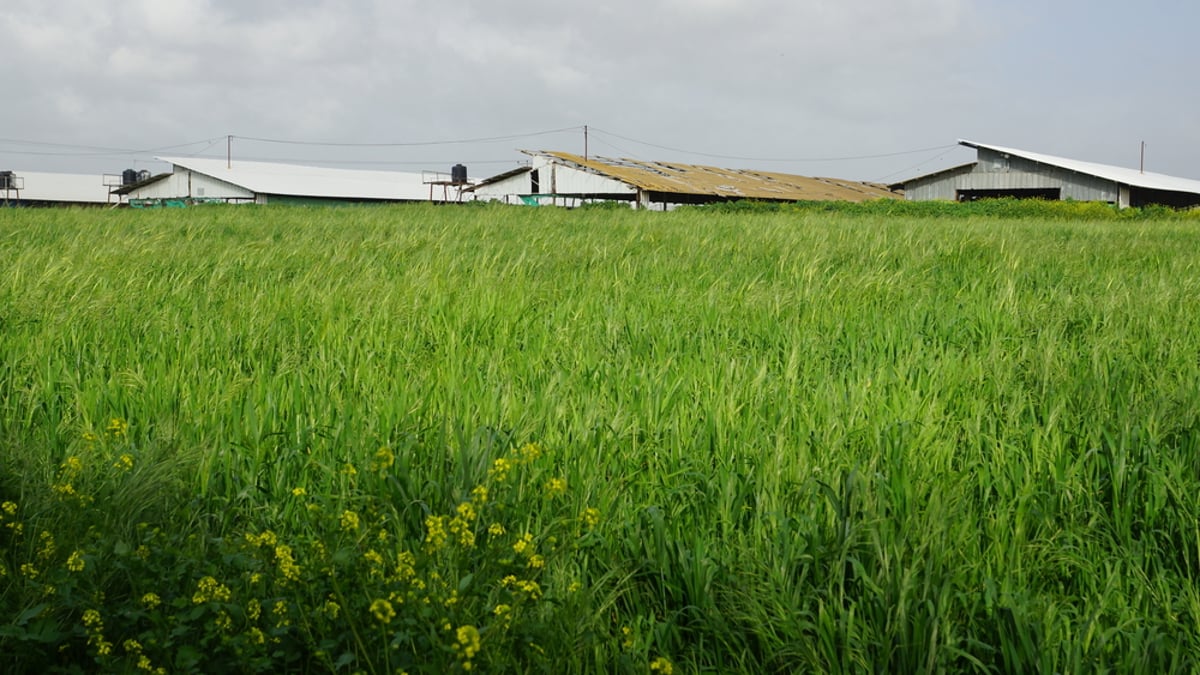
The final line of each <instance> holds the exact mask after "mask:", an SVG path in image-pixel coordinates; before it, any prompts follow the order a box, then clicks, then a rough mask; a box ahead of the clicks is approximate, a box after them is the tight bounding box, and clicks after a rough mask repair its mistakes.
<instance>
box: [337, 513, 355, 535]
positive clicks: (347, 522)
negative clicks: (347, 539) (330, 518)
mask: <svg viewBox="0 0 1200 675" xmlns="http://www.w3.org/2000/svg"><path fill="white" fill-rule="evenodd" d="M341 524H342V530H343V531H345V532H353V531H354V530H357V529H358V525H359V523H358V514H357V513H355V512H353V511H343V512H342V518H341Z"/></svg>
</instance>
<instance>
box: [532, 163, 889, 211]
mask: <svg viewBox="0 0 1200 675" xmlns="http://www.w3.org/2000/svg"><path fill="white" fill-rule="evenodd" d="M528 154H532V155H542V156H545V157H552V158H554V159H556V160H558V161H559V162H561V163H564V164H567V165H573V166H575V167H577V168H580V169H583V170H586V171H591V172H593V173H598V174H601V175H604V176H608V177H610V178H614V179H617V180H620V181H622V182H624V183H628V184H629V185H632V186H634V187H636V188H638V189H641V190H646V191H649V192H662V193H670V194H682V195H702V196H712V197H720V198H725V199H768V200H773V201H808V200H833V201H854V202H859V201H866V200H869V199H899V198H900V195H898V194H896V193H894V192H892V191H890V190H888V188H887V186H884V185H880V184H877V183H864V182H859V181H852V180H841V179H838V178H813V177H808V176H796V175H793V174H787V173H775V172H770V171H752V170H749V169H722V168H719V167H715V166H705V165H701V164H680V163H677V162H648V161H642V160H636V159H611V158H608V157H589V158H588V159H584V158H583V157H581V156H579V155H574V154H571V153H569V152H550V151H542V152H536V153H533V152H531V153H528Z"/></svg>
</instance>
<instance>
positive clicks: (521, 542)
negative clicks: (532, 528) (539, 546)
mask: <svg viewBox="0 0 1200 675" xmlns="http://www.w3.org/2000/svg"><path fill="white" fill-rule="evenodd" d="M513 551H516V552H517V553H519V554H521V555H524V556H530V555H533V535H532V534H529V533H528V532H526V533H525V534H524V535H523V536H522V537H521V538H520V539H518V540H517V542H516V543H515V544H513Z"/></svg>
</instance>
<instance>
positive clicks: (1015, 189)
mask: <svg viewBox="0 0 1200 675" xmlns="http://www.w3.org/2000/svg"><path fill="white" fill-rule="evenodd" d="M959 143H960V144H961V145H964V146H966V147H969V148H975V150H976V152H977V155H976V160H975V161H974V162H971V163H969V164H963V165H961V166H956V167H952V168H949V169H944V170H942V171H937V172H934V173H930V174H926V175H923V176H917V177H915V178H909V179H908V180H905V181H903V182H900V183H895V184H893V185H892V186H891V187H892V188H893V189H897V190H899V189H903V191H904V196H905V198H906V199H909V200H912V201H928V200H935V199H941V200H955V201H973V200H976V199H984V198H995V197H1018V198H1035V199H1050V200H1059V199H1072V200H1076V201H1102V202H1108V203H1110V204H1117V205H1119V206H1121V207H1122V208H1124V207H1127V206H1145V205H1147V204H1162V205H1166V206H1173V207H1177V208H1188V207H1193V206H1197V205H1200V181H1197V180H1191V179H1188V178H1178V177H1176V176H1167V175H1163V174H1158V173H1150V172H1143V171H1140V170H1138V169H1127V168H1124V167H1119V166H1111V165H1108V164H1097V163H1095V162H1083V161H1080V160H1076V159H1067V158H1065V157H1055V156H1053V155H1046V154H1042V153H1037V152H1029V151H1027V150H1018V149H1016V148H1007V147H1003V146H999V145H986V144H983V143H975V142H972V141H964V140H960V141H959Z"/></svg>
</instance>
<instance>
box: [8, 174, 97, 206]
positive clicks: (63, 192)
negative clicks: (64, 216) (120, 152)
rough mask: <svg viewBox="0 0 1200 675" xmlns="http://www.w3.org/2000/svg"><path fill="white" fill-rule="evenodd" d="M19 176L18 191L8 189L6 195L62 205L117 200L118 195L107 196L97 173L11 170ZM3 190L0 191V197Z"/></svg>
mask: <svg viewBox="0 0 1200 675" xmlns="http://www.w3.org/2000/svg"><path fill="white" fill-rule="evenodd" d="M12 172H13V174H14V175H15V176H16V177H17V178H18V179H19V183H18V185H19V186H20V188H21V189H20V191H19V194H18V191H17V190H10V191H9V193H8V198H9V199H10V200H15V199H17V197H18V196H19V197H20V199H21V201H36V202H60V203H64V204H108V203H113V204H115V203H117V202H118V201H119V200H120V197H117V196H116V195H112V196H110V195H109V194H108V188H107V187H106V186H105V185H104V177H103V176H101V175H100V174H87V173H46V172H41V171H21V170H18V169H13V170H12ZM3 199H4V191H3V190H0V200H3Z"/></svg>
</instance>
